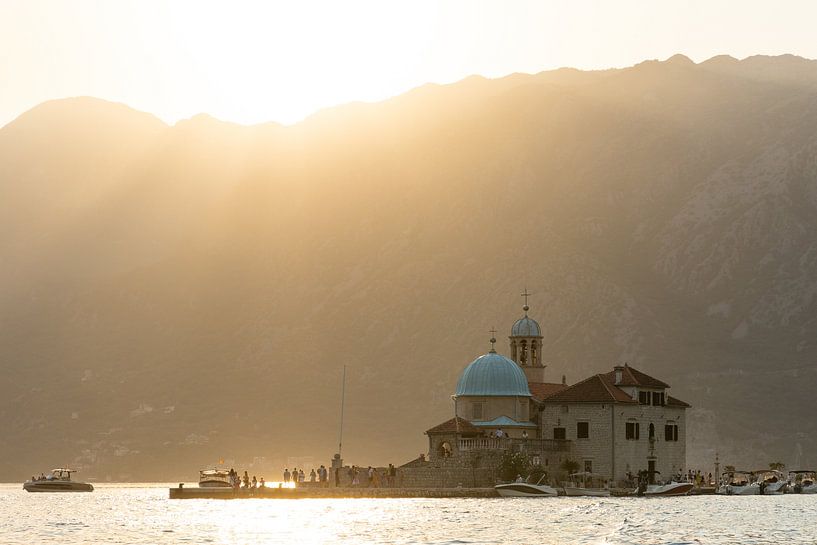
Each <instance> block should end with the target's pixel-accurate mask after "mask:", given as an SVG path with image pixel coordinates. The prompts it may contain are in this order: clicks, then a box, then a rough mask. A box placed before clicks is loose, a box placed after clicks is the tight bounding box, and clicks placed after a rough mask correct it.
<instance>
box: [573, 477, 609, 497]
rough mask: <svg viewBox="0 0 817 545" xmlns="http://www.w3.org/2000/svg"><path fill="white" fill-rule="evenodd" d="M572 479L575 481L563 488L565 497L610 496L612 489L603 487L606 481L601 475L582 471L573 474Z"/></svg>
mask: <svg viewBox="0 0 817 545" xmlns="http://www.w3.org/2000/svg"><path fill="white" fill-rule="evenodd" d="M570 478H571V479H573V480H572V481H570V482H567V483H564V484H563V486H562V490H564V493H565V496H592V497H606V496H609V495H610V489H609V488H606V487H605V486H603V484H604V481H605V479H604V477H603V476H601V475H598V474H596V473H590V472H587V471H582V472H580V473H572V474H571V475H570ZM588 484H589V485H590V486H588ZM593 485H596V486H593Z"/></svg>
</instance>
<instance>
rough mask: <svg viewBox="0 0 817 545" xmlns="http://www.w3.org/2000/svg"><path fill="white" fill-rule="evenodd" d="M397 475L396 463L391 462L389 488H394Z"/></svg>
mask: <svg viewBox="0 0 817 545" xmlns="http://www.w3.org/2000/svg"><path fill="white" fill-rule="evenodd" d="M395 477H397V468H396V467H394V464H389V488H394V481H395Z"/></svg>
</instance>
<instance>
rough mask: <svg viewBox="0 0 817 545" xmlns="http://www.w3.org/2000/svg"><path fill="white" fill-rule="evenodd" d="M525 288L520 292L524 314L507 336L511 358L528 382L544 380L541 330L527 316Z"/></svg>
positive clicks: (527, 307)
mask: <svg viewBox="0 0 817 545" xmlns="http://www.w3.org/2000/svg"><path fill="white" fill-rule="evenodd" d="M531 295H532V294H530V293H528V290H527V288H525V292H524V293H523V294H522V297H524V298H525V306H523V307H522V310H523V311H525V316H523V317H522V318H520V319H519V320H517V321H516V323H514V324H513V327H512V328H511V336H510V337H508V339H509V341H510V345H511V359H512V360H513V361H515V362H516V363H517V365H519V367H521V368H522V370H523V371H524V372H525V376H526V377H527V379H528V382H545V367H546V366H545V364H544V363H542V331H541V329H540V328H539V324H538V323H537V322H536V320H534V319H532V318H529V317H528V311H529V310H530V307H529V306H528V297H529V296H531Z"/></svg>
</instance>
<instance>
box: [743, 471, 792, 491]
mask: <svg viewBox="0 0 817 545" xmlns="http://www.w3.org/2000/svg"><path fill="white" fill-rule="evenodd" d="M752 473H753V474H754V475H755V482H753V483H752V485H751V486H754V487H756V488H757V489H758V494H759V495H762V496H776V495H779V494H785V493H786V488H788V486H789V481H788V479H786V478H785V477H784V476H783V474H782V473H781V472H779V471H777V470H774V469H761V470H758V471H753V472H752Z"/></svg>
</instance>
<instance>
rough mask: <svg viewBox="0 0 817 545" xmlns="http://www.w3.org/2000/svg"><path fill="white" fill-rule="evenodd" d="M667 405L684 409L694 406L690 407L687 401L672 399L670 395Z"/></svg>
mask: <svg viewBox="0 0 817 545" xmlns="http://www.w3.org/2000/svg"><path fill="white" fill-rule="evenodd" d="M667 405H669V406H672V407H684V408H688V407H692V405H690V404H689V403H687V402H686V401H681V400H680V399H678V398H677V397H672V396H669V395H668V396H667Z"/></svg>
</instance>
